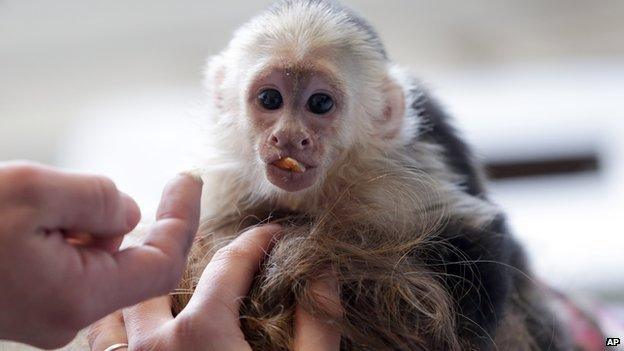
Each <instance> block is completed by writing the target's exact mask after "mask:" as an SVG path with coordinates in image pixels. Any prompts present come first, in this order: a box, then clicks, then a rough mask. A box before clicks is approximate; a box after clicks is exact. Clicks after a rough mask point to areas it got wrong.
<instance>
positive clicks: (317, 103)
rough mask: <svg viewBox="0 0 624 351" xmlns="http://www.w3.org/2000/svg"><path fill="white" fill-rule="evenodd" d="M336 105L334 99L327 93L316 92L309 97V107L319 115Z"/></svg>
mask: <svg viewBox="0 0 624 351" xmlns="http://www.w3.org/2000/svg"><path fill="white" fill-rule="evenodd" d="M332 107H334V100H332V98H331V96H329V95H327V94H322V93H318V94H314V95H312V96H310V98H309V99H308V108H309V109H310V111H311V112H312V113H314V114H317V115H324V114H326V113H327V112H329V111H330V110H331V109H332Z"/></svg>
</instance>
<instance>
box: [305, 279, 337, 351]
mask: <svg viewBox="0 0 624 351" xmlns="http://www.w3.org/2000/svg"><path fill="white" fill-rule="evenodd" d="M310 293H311V294H314V295H315V300H316V301H317V302H318V303H319V304H320V305H321V307H322V308H323V309H324V310H325V311H326V312H329V313H330V314H331V318H333V319H339V318H340V317H341V315H342V307H341V304H340V291H339V287H338V283H337V282H336V281H335V280H334V279H325V280H318V281H314V282H312V286H311V292H310ZM294 327H295V340H294V350H295V351H331V350H340V331H339V330H337V329H336V328H335V327H333V326H332V325H331V323H330V321H325V320H322V319H320V318H318V317H316V316H314V315H312V314H310V313H309V312H308V311H306V310H305V309H303V308H302V307H301V306H299V305H297V306H296V308H295V326H294Z"/></svg>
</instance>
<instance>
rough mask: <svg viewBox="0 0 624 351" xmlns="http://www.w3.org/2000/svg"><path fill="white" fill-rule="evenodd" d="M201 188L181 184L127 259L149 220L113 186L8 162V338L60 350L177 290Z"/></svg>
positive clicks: (166, 195) (172, 186) (3, 247)
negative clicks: (85, 331)
mask: <svg viewBox="0 0 624 351" xmlns="http://www.w3.org/2000/svg"><path fill="white" fill-rule="evenodd" d="M201 188H202V182H201V180H199V179H198V178H196V177H192V176H189V175H180V176H178V177H177V178H175V179H174V180H172V181H171V182H170V183H169V184H168V185H167V187H166V188H165V190H164V192H163V196H162V200H161V204H160V208H159V212H158V215H157V218H156V221H155V222H154V224H153V225H152V226H151V228H150V229H149V232H148V235H147V237H146V240H145V241H144V243H143V244H142V245H140V246H137V247H133V248H129V249H125V250H121V251H118V248H119V245H120V243H121V241H122V239H123V236H124V235H125V234H127V233H129V232H130V231H131V230H132V229H133V228H134V227H135V226H136V225H137V223H138V222H139V219H140V216H141V215H140V211H139V208H138V206H137V204H136V203H135V202H134V200H132V199H131V198H130V197H129V196H128V195H126V194H124V193H122V192H120V191H119V190H117V188H116V187H115V185H114V184H113V182H112V181H110V180H109V179H107V178H104V177H98V176H90V175H78V174H71V173H65V172H61V171H58V170H55V169H52V168H48V167H44V166H40V165H34V164H29V163H0V219H1V221H0V281H1V282H2V289H0V311H2V313H0V339H7V340H13V341H18V342H22V343H28V344H31V345H34V346H38V347H42V348H55V347H60V346H63V345H65V344H67V343H68V342H70V341H71V340H72V339H73V338H74V336H75V335H76V333H77V332H78V331H79V330H81V329H82V328H84V327H86V326H88V325H89V324H91V323H93V322H94V321H96V320H98V319H100V318H102V317H103V316H105V315H107V314H109V313H111V312H112V311H115V310H118V309H119V308H122V307H124V306H129V305H133V304H136V303H137V302H140V301H143V300H145V299H149V298H152V297H155V296H161V295H163V294H166V293H167V292H168V291H170V290H171V289H173V288H174V287H175V286H176V285H177V283H178V280H179V277H180V275H181V273H182V270H183V268H184V266H185V263H186V256H187V254H188V251H189V248H190V246H191V243H192V241H193V237H194V235H195V233H196V231H197V226H198V221H199V203H200V198H201Z"/></svg>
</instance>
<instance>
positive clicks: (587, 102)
mask: <svg viewBox="0 0 624 351" xmlns="http://www.w3.org/2000/svg"><path fill="white" fill-rule="evenodd" d="M344 2H345V3H346V4H348V5H350V6H351V7H353V8H355V9H356V10H358V11H359V12H360V13H362V14H363V15H364V16H365V17H366V18H368V19H369V20H370V21H371V22H372V23H373V25H374V26H376V28H377V29H378V31H379V33H380V35H381V37H382V38H383V39H384V40H385V42H386V45H387V49H388V51H389V53H390V55H391V57H392V58H393V59H394V60H396V61H397V62H398V63H400V64H402V65H406V66H409V67H411V68H412V69H413V70H414V71H415V72H417V74H418V75H419V76H421V77H422V79H423V81H424V82H425V84H427V85H428V86H429V87H430V88H431V90H432V91H433V93H434V94H435V95H436V96H438V97H439V99H440V100H441V101H442V103H443V104H444V105H445V106H447V108H448V110H449V111H451V112H452V113H453V114H454V115H455V118H456V122H457V125H458V126H459V127H460V129H461V130H462V131H463V132H464V134H465V135H466V137H467V138H468V140H469V141H470V142H471V143H472V144H474V145H475V148H476V149H477V151H478V153H479V155H480V156H481V157H482V158H483V159H484V160H485V161H486V162H487V163H488V165H489V167H490V170H491V172H492V175H493V176H494V177H495V178H496V179H494V180H493V184H492V197H493V198H494V200H495V201H496V202H498V203H499V204H501V206H503V207H504V208H505V209H506V210H507V211H508V213H509V215H510V217H511V223H512V225H513V226H514V230H515V232H516V233H517V235H518V237H519V238H520V239H521V241H522V242H523V243H525V245H526V246H527V247H528V248H529V253H530V256H531V258H532V260H533V262H534V267H535V269H536V271H537V272H538V274H539V276H540V278H541V279H544V280H546V281H549V282H551V283H553V284H555V285H557V286H559V287H561V288H564V289H566V290H571V291H583V292H585V293H589V294H592V295H594V296H600V297H602V298H603V299H613V300H619V299H621V298H622V295H623V294H622V291H623V290H622V289H623V288H624V252H623V247H624V233H623V230H622V228H623V227H624V226H623V225H622V224H623V223H622V222H623V221H622V217H624V155H623V154H622V151H623V150H624V141H623V140H624V112H622V111H624V108H623V101H624V61H623V59H624V39H623V37H624V2H622V1H619V0H602V1H590V0H585V1H583V0H549V1H543V0H523V1H511V0H472V1H461V0H455V1H451V0H437V1H424V0H419V1H415V0H403V1H401V0H387V1H376V0H351V1H344ZM268 3H270V1H242V0H230V1H225V2H221V1H220V2H216V1H207V0H162V1H149V0H133V1H81V0H59V1H41V0H0V160H11V159H30V160H35V161H39V162H44V163H47V164H52V165H57V166H61V167H66V168H71V169H77V170H84V171H90V172H97V173H104V174H107V175H109V176H111V177H113V178H114V179H115V180H116V181H117V183H118V184H119V186H120V187H121V188H123V189H124V190H126V191H128V192H129V193H130V194H132V195H134V196H136V197H137V199H139V202H140V204H141V205H142V207H143V209H144V212H145V213H146V214H149V213H151V211H152V210H153V208H154V206H155V202H156V200H157V198H158V197H159V194H160V191H161V189H162V185H163V184H164V182H165V180H166V179H167V178H168V177H169V176H171V175H173V174H175V173H176V172H177V171H178V170H180V169H181V168H183V167H186V166H187V165H188V163H187V161H185V160H184V157H183V155H187V154H188V153H189V152H188V151H189V149H192V148H193V147H192V146H190V144H189V143H188V140H190V139H191V138H190V137H189V136H190V135H191V134H194V133H196V132H197V131H198V130H199V128H198V127H199V126H198V124H197V123H198V122H197V121H196V120H195V119H194V116H195V115H196V114H197V111H196V110H197V109H196V107H197V106H199V105H201V101H202V99H203V95H202V88H201V72H202V66H203V64H204V62H205V59H206V57H207V56H208V55H211V54H214V53H217V52H218V51H219V50H220V49H221V48H223V47H224V45H225V44H226V43H227V42H228V40H229V38H230V36H231V33H232V31H233V30H234V29H235V28H237V27H238V26H239V25H240V24H241V23H243V22H244V21H245V20H246V19H248V18H249V17H250V16H252V15H253V14H254V13H257V12H258V11H259V10H261V9H262V8H264V7H265V6H266V5H267V4H268ZM190 159H192V158H190Z"/></svg>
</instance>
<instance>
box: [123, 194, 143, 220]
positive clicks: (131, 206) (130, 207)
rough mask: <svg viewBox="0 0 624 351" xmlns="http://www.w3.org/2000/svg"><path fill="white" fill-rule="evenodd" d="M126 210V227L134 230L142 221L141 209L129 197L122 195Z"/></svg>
mask: <svg viewBox="0 0 624 351" xmlns="http://www.w3.org/2000/svg"><path fill="white" fill-rule="evenodd" d="M121 197H122V198H123V202H124V205H125V210H126V225H127V226H128V227H132V228H134V226H136V225H137V223H139V221H140V220H141V209H139V205H137V203H136V201H134V199H133V198H131V197H130V196H129V195H127V194H124V193H121Z"/></svg>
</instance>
